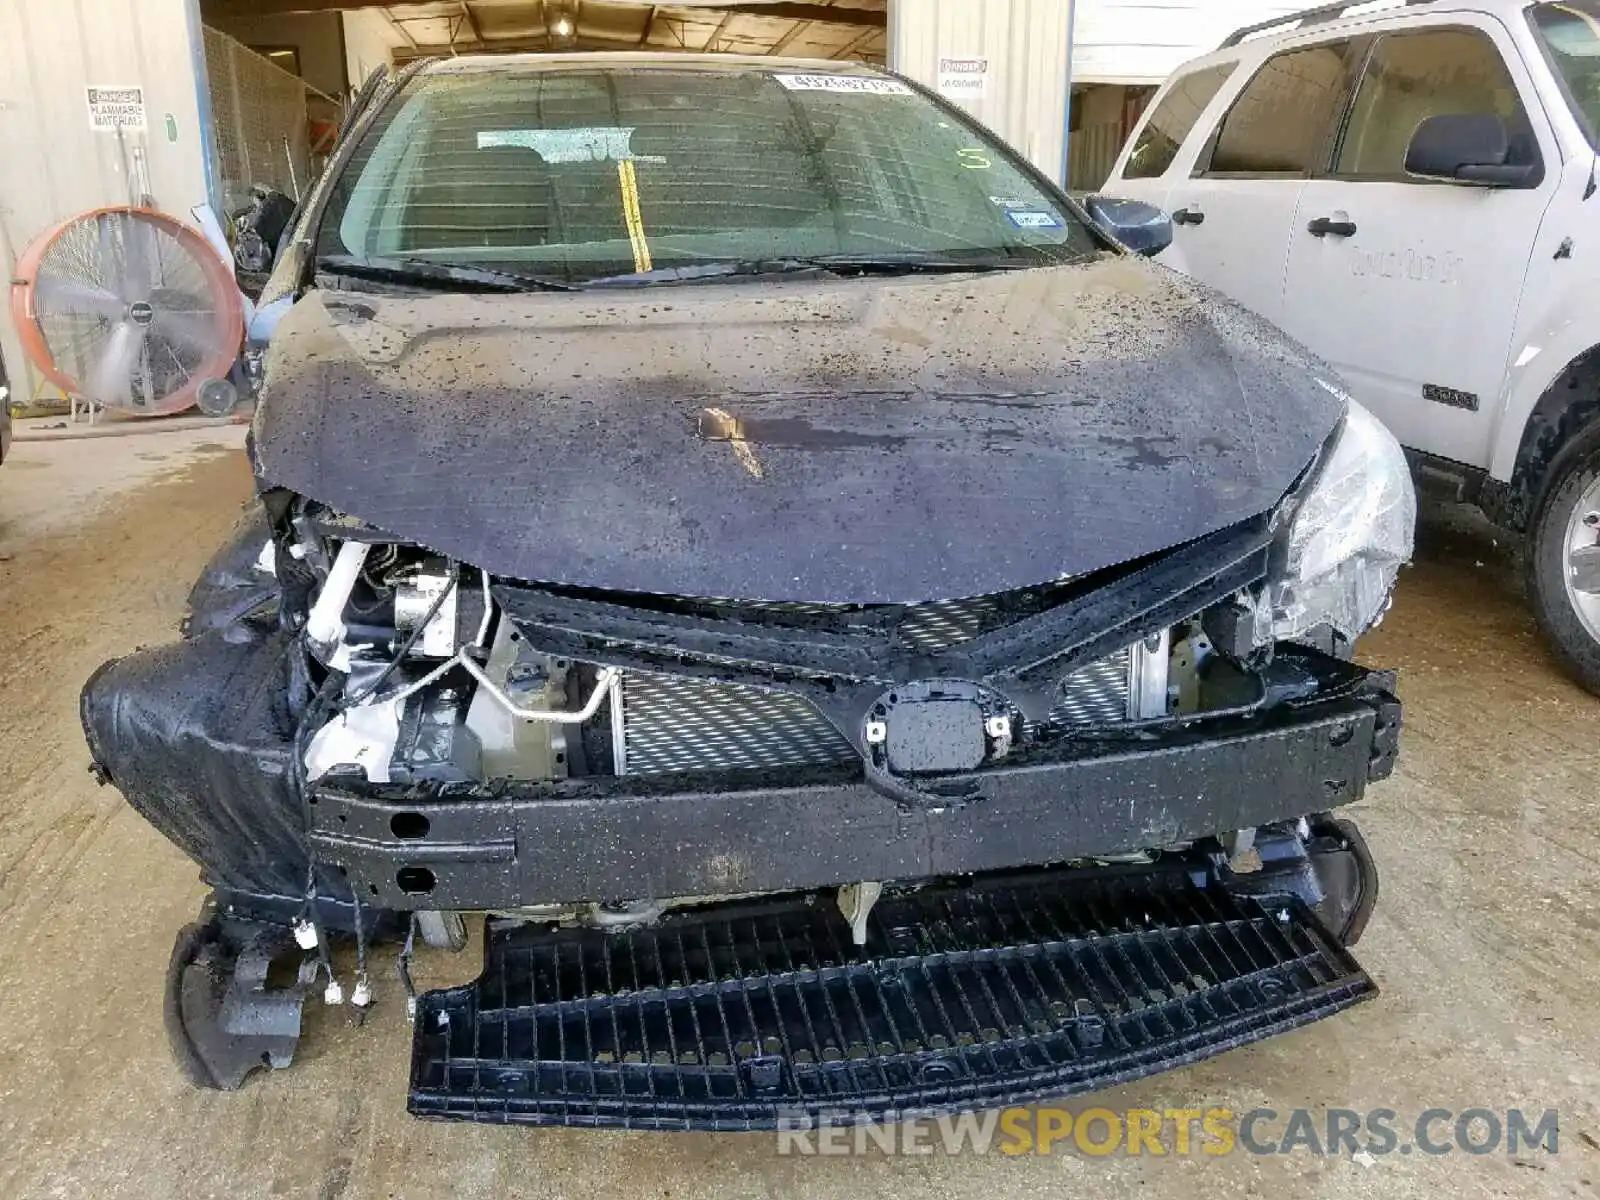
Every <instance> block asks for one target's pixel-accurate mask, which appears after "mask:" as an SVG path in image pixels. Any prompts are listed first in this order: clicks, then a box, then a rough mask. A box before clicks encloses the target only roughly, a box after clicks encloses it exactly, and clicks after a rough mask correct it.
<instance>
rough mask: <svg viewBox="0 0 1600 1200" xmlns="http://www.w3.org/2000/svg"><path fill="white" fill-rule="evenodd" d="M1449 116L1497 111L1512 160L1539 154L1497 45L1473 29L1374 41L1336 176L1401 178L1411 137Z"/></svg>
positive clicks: (1338, 162) (1351, 115)
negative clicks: (1436, 119) (1438, 118)
mask: <svg viewBox="0 0 1600 1200" xmlns="http://www.w3.org/2000/svg"><path fill="white" fill-rule="evenodd" d="M1447 113H1494V114H1495V115H1496V116H1497V117H1499V118H1500V119H1501V120H1503V121H1504V122H1505V123H1506V128H1508V129H1509V130H1510V131H1511V135H1512V148H1513V156H1514V158H1515V159H1516V161H1521V162H1527V161H1531V160H1532V159H1531V158H1530V157H1528V156H1536V155H1537V146H1536V144H1535V143H1534V142H1533V134H1532V130H1531V129H1530V128H1529V125H1528V119H1527V115H1526V114H1525V113H1524V112H1523V109H1522V102H1521V100H1519V99H1518V97H1517V88H1516V85H1515V84H1514V83H1513V82H1512V81H1511V73H1510V72H1509V71H1508V70H1506V64H1505V62H1504V60H1503V59H1501V57H1500V51H1499V50H1497V49H1496V48H1495V44H1494V42H1492V41H1491V40H1490V39H1489V38H1488V36H1487V35H1485V34H1483V33H1480V32H1479V31H1478V30H1476V29H1430V30H1426V31H1424V32H1420V33H1393V34H1386V35H1384V36H1383V37H1381V38H1380V39H1379V40H1378V43H1377V45H1376V46H1375V47H1374V48H1373V51H1372V55H1371V57H1370V58H1369V59H1368V60H1367V69H1366V72H1365V73H1364V74H1363V76H1362V78H1361V84H1360V86H1359V88H1358V89H1357V91H1356V102H1355V106H1354V107H1353V108H1352V109H1351V112H1350V122H1349V124H1348V125H1347V126H1346V128H1345V133H1344V140H1343V141H1342V143H1341V144H1340V146H1339V154H1338V157H1337V159H1336V160H1335V163H1334V173H1335V174H1337V175H1341V176H1345V177H1355V178H1371V179H1403V178H1404V177H1405V170H1404V167H1405V158H1406V145H1407V144H1408V143H1409V142H1410V141H1411V135H1412V134H1413V133H1415V132H1416V130H1417V126H1418V125H1420V124H1422V122H1423V121H1424V120H1426V119H1427V118H1428V117H1436V116H1442V115H1444V114H1447Z"/></svg>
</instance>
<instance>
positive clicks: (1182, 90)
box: [1122, 63, 1238, 179]
mask: <svg viewBox="0 0 1600 1200" xmlns="http://www.w3.org/2000/svg"><path fill="white" fill-rule="evenodd" d="M1237 65H1238V64H1237V63H1223V64H1222V65H1221V66H1219V67H1206V68H1204V69H1203V70H1199V71H1191V72H1189V74H1187V75H1182V76H1179V77H1178V78H1177V79H1175V80H1173V81H1172V86H1171V87H1170V88H1168V89H1167V94H1166V95H1164V96H1162V97H1161V103H1159V104H1157V105H1156V107H1155V111H1154V112H1152V113H1151V114H1150V119H1149V120H1148V121H1146V122H1145V123H1144V128H1143V129H1141V130H1140V131H1139V138H1138V140H1137V141H1135V142H1134V144H1133V150H1132V151H1131V152H1130V153H1129V154H1128V165H1127V166H1126V167H1125V168H1124V169H1123V172H1122V177H1123V178H1124V179H1154V178H1156V177H1157V176H1158V175H1165V174H1166V173H1167V168H1168V167H1170V166H1171V165H1172V160H1173V159H1174V158H1176V157H1177V156H1178V149H1179V147H1181V146H1182V145H1183V143H1184V139H1186V138H1187V137H1188V136H1189V134H1190V132H1191V131H1192V130H1193V129H1194V125H1195V122H1196V121H1198V120H1199V119H1200V114H1201V113H1202V112H1204V111H1205V107H1206V105H1208V104H1210V103H1211V101H1212V98H1213V97H1215V96H1216V94H1217V93H1218V92H1219V91H1221V90H1222V85H1223V84H1224V83H1226V82H1228V76H1230V75H1232V74H1233V69H1234V67H1236V66H1237Z"/></svg>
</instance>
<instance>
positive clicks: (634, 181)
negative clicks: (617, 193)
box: [617, 158, 650, 271]
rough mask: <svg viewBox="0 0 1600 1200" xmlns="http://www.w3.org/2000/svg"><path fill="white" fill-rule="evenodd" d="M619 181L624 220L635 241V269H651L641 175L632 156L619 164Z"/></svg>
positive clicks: (629, 235)
mask: <svg viewBox="0 0 1600 1200" xmlns="http://www.w3.org/2000/svg"><path fill="white" fill-rule="evenodd" d="M617 181H618V182H619V183H620V184H621V185H622V221H623V224H625V225H626V226H627V227H628V241H630V242H632V243H633V269H634V270H635V271H648V270H650V243H649V242H647V241H646V240H645V236H644V219H643V218H642V217H641V216H640V215H639V176H638V174H637V173H636V172H635V171H634V169H633V160H632V159H631V158H627V159H623V160H622V161H621V162H619V163H618V164H617Z"/></svg>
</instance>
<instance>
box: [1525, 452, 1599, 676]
mask: <svg viewBox="0 0 1600 1200" xmlns="http://www.w3.org/2000/svg"><path fill="white" fill-rule="evenodd" d="M1532 538H1533V545H1532V552H1531V553H1530V554H1529V555H1528V592H1529V594H1530V595H1531V596H1532V597H1533V604H1534V610H1535V612H1536V613H1537V615H1538V617H1539V624H1540V625H1541V626H1543V628H1544V631H1545V634H1546V635H1547V636H1548V637H1549V639H1550V642H1551V644H1552V646H1553V648H1554V649H1555V652H1556V655H1557V656H1558V657H1559V658H1560V659H1561V661H1562V663H1563V664H1564V665H1565V666H1566V668H1567V669H1568V670H1569V671H1571V672H1572V674H1573V675H1574V676H1576V677H1577V679H1578V682H1580V683H1582V684H1583V686H1584V687H1586V688H1588V689H1589V690H1590V691H1591V692H1594V693H1595V694H1597V695H1600V429H1596V430H1591V431H1589V432H1588V433H1587V434H1586V435H1585V436H1584V437H1583V438H1581V439H1579V440H1578V441H1576V442H1574V443H1573V444H1572V445H1570V446H1568V447H1567V449H1566V450H1565V451H1563V452H1562V454H1561V455H1560V457H1559V458H1557V459H1556V461H1555V463H1554V465H1553V466H1552V468H1551V472H1550V480H1549V482H1548V483H1547V484H1546V486H1545V492H1544V497H1543V499H1542V500H1541V501H1540V503H1539V508H1538V511H1537V512H1536V514H1535V516H1534V521H1533V528H1532Z"/></svg>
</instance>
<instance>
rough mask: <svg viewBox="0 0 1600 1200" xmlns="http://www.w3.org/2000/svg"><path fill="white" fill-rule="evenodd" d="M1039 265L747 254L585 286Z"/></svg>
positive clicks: (607, 278)
mask: <svg viewBox="0 0 1600 1200" xmlns="http://www.w3.org/2000/svg"><path fill="white" fill-rule="evenodd" d="M1040 265H1042V264H1040V263H1034V262H1027V261H1021V260H1017V259H992V258H989V259H957V258H941V257H930V256H926V255H918V254H893V255H873V254H818V255H805V256H800V257H786V258H751V259H741V260H737V261H732V262H710V263H688V264H685V265H684V266H679V267H657V268H656V269H655V270H653V271H634V272H629V273H628V274H626V275H605V276H602V277H601V278H599V279H591V280H589V281H588V282H586V283H585V284H583V286H584V287H648V286H650V285H651V284H663V283H695V282H697V281H699V280H702V279H728V278H731V277H734V276H751V275H794V274H808V273H809V274H827V275H915V274H919V273H924V272H925V273H928V274H955V273H958V272H965V271H1008V270H1017V269H1019V268H1022V267H1032V266H1040Z"/></svg>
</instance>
